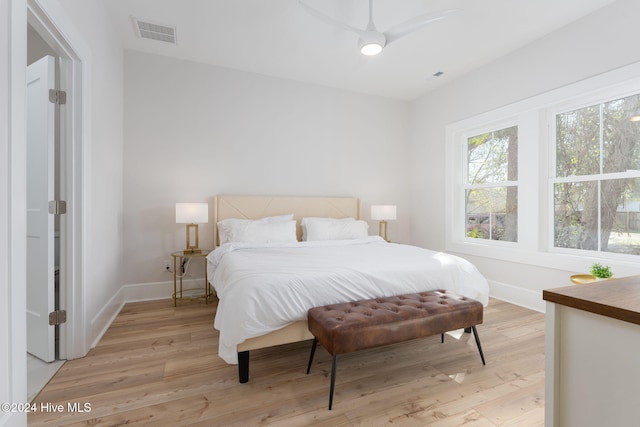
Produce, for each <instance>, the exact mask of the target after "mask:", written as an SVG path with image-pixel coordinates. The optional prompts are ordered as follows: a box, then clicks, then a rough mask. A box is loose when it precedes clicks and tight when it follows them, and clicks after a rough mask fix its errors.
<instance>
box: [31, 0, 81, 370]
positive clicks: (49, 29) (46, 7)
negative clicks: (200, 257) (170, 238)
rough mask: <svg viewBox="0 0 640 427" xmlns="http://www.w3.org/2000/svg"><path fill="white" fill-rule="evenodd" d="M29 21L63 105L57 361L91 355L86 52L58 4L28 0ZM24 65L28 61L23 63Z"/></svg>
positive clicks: (61, 114)
mask: <svg viewBox="0 0 640 427" xmlns="http://www.w3.org/2000/svg"><path fill="white" fill-rule="evenodd" d="M27 22H28V23H29V24H30V25H31V26H32V27H33V28H34V30H35V31H36V32H37V33H38V34H39V35H40V37H42V38H43V39H44V40H45V41H46V42H47V43H48V44H49V45H50V46H51V48H52V49H53V51H54V52H55V53H56V54H57V56H58V57H59V58H60V61H59V62H60V70H59V71H60V74H59V79H60V90H64V91H66V92H67V103H66V105H65V106H63V107H62V108H60V120H59V124H60V171H61V173H60V186H59V189H60V199H61V200H66V201H67V213H66V214H65V215H63V216H62V217H61V221H60V276H59V279H60V298H59V302H60V307H59V308H60V309H62V310H66V311H67V322H66V323H64V324H62V325H60V327H59V339H60V341H59V343H60V344H59V354H58V357H59V358H60V359H75V358H78V357H83V356H85V355H86V354H87V352H88V351H89V345H88V344H87V328H86V326H85V325H86V322H85V307H84V295H85V292H84V271H85V268H84V247H85V245H84V218H85V217H86V215H85V203H84V200H85V197H84V192H85V182H86V181H85V172H84V167H83V165H84V164H85V163H86V162H85V159H86V157H87V156H88V153H87V150H86V148H85V147H86V144H85V143H84V141H85V135H87V134H88V114H86V113H85V108H86V107H85V106H87V105H90V103H89V102H88V90H87V87H88V85H87V78H86V76H88V75H89V71H88V67H89V64H88V60H87V58H89V54H90V51H89V49H88V48H87V46H86V44H85V43H84V41H83V39H82V38H81V37H80V35H79V33H78V32H77V31H76V30H75V27H74V26H73V24H72V23H71V21H70V20H69V18H68V17H67V15H66V13H65V11H64V10H63V9H62V8H61V7H60V5H59V4H58V3H57V2H51V1H48V0H27ZM25 66H26V63H25Z"/></svg>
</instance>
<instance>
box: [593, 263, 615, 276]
mask: <svg viewBox="0 0 640 427" xmlns="http://www.w3.org/2000/svg"><path fill="white" fill-rule="evenodd" d="M591 274H593V276H594V277H597V278H598V279H608V278H609V277H611V276H613V273H612V272H611V268H609V266H608V265H602V264H600V263H597V262H596V263H595V264H593V265H592V266H591Z"/></svg>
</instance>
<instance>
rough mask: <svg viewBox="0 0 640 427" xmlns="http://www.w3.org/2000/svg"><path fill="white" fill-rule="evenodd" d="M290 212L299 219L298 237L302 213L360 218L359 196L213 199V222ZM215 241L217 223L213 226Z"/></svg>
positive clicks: (306, 215)
mask: <svg viewBox="0 0 640 427" xmlns="http://www.w3.org/2000/svg"><path fill="white" fill-rule="evenodd" d="M291 213H292V214H293V217H294V219H295V220H296V221H297V222H298V224H297V233H298V240H301V237H302V229H301V228H300V220H301V219H302V218H304V217H311V216H314V217H331V218H348V217H353V218H356V219H360V200H359V199H357V198H354V197H303V196H293V197H290V196H226V195H218V196H216V199H215V210H214V215H215V223H216V224H217V223H218V221H222V220H223V219H228V218H241V219H259V218H263V217H265V216H273V215H286V214H291ZM215 242H216V245H217V244H218V227H217V226H216V227H215Z"/></svg>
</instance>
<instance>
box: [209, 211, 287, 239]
mask: <svg viewBox="0 0 640 427" xmlns="http://www.w3.org/2000/svg"><path fill="white" fill-rule="evenodd" d="M291 220H293V214H287V215H277V216H268V217H264V218H260V219H240V218H229V219H224V220H222V221H220V222H218V237H219V240H220V244H223V243H228V242H234V241H236V240H234V237H233V235H234V232H235V231H236V230H237V229H242V228H244V227H246V226H248V224H251V223H262V224H268V223H277V222H286V221H291Z"/></svg>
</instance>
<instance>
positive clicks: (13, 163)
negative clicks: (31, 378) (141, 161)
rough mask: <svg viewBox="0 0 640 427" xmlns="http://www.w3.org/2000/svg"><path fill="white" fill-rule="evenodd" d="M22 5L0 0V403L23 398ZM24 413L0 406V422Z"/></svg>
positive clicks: (20, 418)
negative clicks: (1, 408)
mask: <svg viewBox="0 0 640 427" xmlns="http://www.w3.org/2000/svg"><path fill="white" fill-rule="evenodd" d="M26 16H27V15H26V5H25V1H24V0H11V1H2V2H0V63H2V64H3V65H2V67H0V349H2V350H1V351H0V402H9V403H10V402H24V401H25V399H26V397H27V387H26V379H27V369H26V357H25V355H26V346H27V344H26V339H25V336H26V315H25V313H26V300H25V292H24V288H25V287H26V261H25V253H26V237H25V236H26V208H25V206H26V201H25V197H24V194H25V190H26V176H25V173H24V170H25V166H24V165H25V151H26V122H25V120H24V111H25V101H26V100H25V93H26V92H25V91H26V75H25V73H26V61H27V54H26V46H27V39H26V28H27V25H26V24H27V21H26ZM4 425H6V426H14V425H26V414H24V413H22V414H21V413H12V412H5V411H0V426H4Z"/></svg>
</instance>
